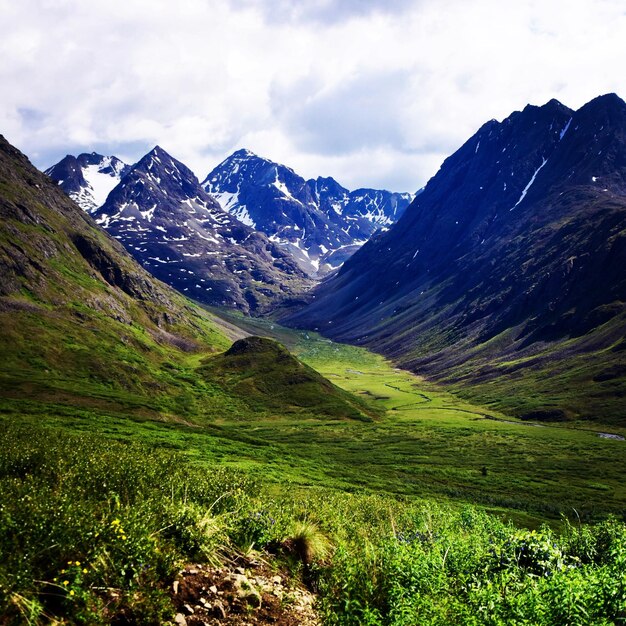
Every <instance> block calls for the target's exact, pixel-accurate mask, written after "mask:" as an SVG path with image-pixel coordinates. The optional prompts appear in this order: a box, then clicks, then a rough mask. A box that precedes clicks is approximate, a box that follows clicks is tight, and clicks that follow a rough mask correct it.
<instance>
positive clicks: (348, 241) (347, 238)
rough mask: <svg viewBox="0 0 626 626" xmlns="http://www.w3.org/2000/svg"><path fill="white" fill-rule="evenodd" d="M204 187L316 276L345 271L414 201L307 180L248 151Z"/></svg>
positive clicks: (213, 175)
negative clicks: (356, 253) (357, 252)
mask: <svg viewBox="0 0 626 626" xmlns="http://www.w3.org/2000/svg"><path fill="white" fill-rule="evenodd" d="M202 186H203V187H204V189H205V190H206V191H207V192H208V193H210V194H212V195H213V196H214V197H216V198H217V199H218V201H219V202H220V203H221V204H222V206H223V207H224V209H225V210H227V211H229V212H230V213H231V214H232V215H235V216H236V217H238V218H239V219H241V220H242V221H244V222H245V223H246V224H248V225H251V226H253V227H254V228H256V229H257V230H260V231H262V232H264V233H265V234H266V235H267V236H268V237H270V238H271V239H272V240H273V241H276V242H277V243H279V244H280V245H281V246H284V247H285V248H287V249H288V250H289V251H290V252H291V253H292V254H293V255H294V257H295V258H296V259H297V260H298V261H299V262H300V265H301V267H302V268H303V269H305V270H306V271H307V272H308V273H310V274H314V275H323V274H325V273H326V272H328V271H330V270H331V269H334V268H336V267H339V265H341V263H342V262H343V261H344V260H345V259H346V258H347V257H348V256H349V255H350V254H351V253H352V252H354V251H355V250H356V249H357V248H358V247H359V246H361V245H362V244H363V243H364V242H365V241H366V240H367V239H368V238H369V237H370V236H371V235H372V234H373V233H374V232H375V231H376V230H377V229H378V228H386V227H388V226H389V225H390V224H391V223H393V222H394V221H395V220H396V219H397V218H398V217H399V216H400V215H401V214H402V212H403V211H404V209H405V208H406V206H407V205H408V203H409V201H410V199H411V198H412V195H411V194H404V193H394V192H389V191H386V190H375V189H365V188H362V189H357V190H354V191H349V190H348V189H346V188H345V187H343V186H341V185H340V184H339V183H338V182H337V181H336V180H334V179H333V178H331V177H318V178H316V179H309V180H305V179H304V178H303V177H302V176H299V175H298V174H297V173H296V172H295V171H294V170H293V169H291V168H290V167H287V166H285V165H282V164H280V163H276V162H274V161H272V160H270V159H266V158H263V157H260V156H258V155H256V154H254V153H253V152H251V151H250V150H247V149H240V150H237V151H235V152H234V153H233V154H231V155H230V156H228V157H227V158H226V159H224V161H222V162H221V163H220V164H219V165H217V166H216V167H215V168H214V169H213V170H212V171H211V172H209V174H208V175H207V176H206V177H205V179H204V180H203V182H202Z"/></svg>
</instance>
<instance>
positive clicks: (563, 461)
mask: <svg viewBox="0 0 626 626" xmlns="http://www.w3.org/2000/svg"><path fill="white" fill-rule="evenodd" d="M228 318H229V320H230V321H234V322H236V323H239V324H241V325H242V326H243V327H244V329H246V330H247V331H248V332H251V333H256V334H266V335H267V334H274V335H275V336H276V337H277V338H278V339H279V340H280V341H281V342H283V343H284V344H286V345H287V346H289V348H290V349H291V350H292V351H293V352H294V353H295V354H297V355H298V356H299V357H300V358H301V359H302V360H303V361H304V362H306V363H308V364H309V365H310V366H311V367H313V368H315V369H316V370H318V371H319V372H321V373H322V374H323V375H324V376H326V377H327V378H329V379H330V380H332V381H333V382H334V383H335V384H336V385H338V386H339V387H341V388H343V389H345V390H347V391H350V392H353V393H355V394H357V395H359V396H360V397H361V398H363V400H364V401H365V402H367V403H370V404H371V405H373V406H374V407H377V408H378V411H379V412H382V411H383V410H384V411H386V413H384V415H383V416H381V417H377V418H375V419H374V421H371V422H369V423H364V422H362V421H353V420H348V421H346V420H339V421H337V420H336V419H333V418H332V417H328V416H322V415H315V414H312V413H309V414H308V415H306V414H303V413H302V411H300V410H298V411H295V412H286V414H282V415H280V417H277V412H276V410H275V407H274V408H273V409H270V410H268V411H259V410H258V406H257V408H256V409H253V408H251V407H254V402H252V404H251V402H250V398H249V397H247V396H246V395H241V394H233V395H228V394H227V393H224V391H223V385H224V383H222V386H220V385H217V384H216V383H215V382H213V383H211V384H209V382H207V381H208V380H209V379H207V378H206V377H205V376H204V375H203V373H204V374H206V371H205V368H206V365H201V364H200V362H199V360H198V358H197V357H196V356H195V355H189V357H188V362H187V365H186V368H183V369H179V370H177V377H178V378H177V379H178V380H180V379H184V380H186V383H185V384H186V385H187V387H186V389H187V392H188V395H187V396H186V397H187V402H186V403H185V402H184V401H183V400H182V399H180V398H179V400H178V402H179V403H180V406H181V412H179V413H177V414H176V415H177V416H178V419H176V420H171V419H170V423H163V422H159V421H154V418H155V417H157V418H159V414H149V415H148V414H142V412H141V411H137V410H136V407H134V406H131V405H130V404H129V406H128V408H127V410H120V408H119V406H116V407H115V408H114V409H111V407H103V406H92V407H90V408H88V409H84V408H83V409H79V408H76V407H68V406H60V405H59V403H57V402H56V400H54V399H52V400H51V401H49V402H48V404H45V403H43V404H42V403H34V402H32V401H24V400H17V399H13V400H7V399H5V400H4V402H3V408H4V411H5V413H8V414H10V415H14V416H20V418H21V419H22V420H27V421H29V420H33V421H41V420H45V421H46V422H48V423H51V424H55V425H57V426H62V427H64V428H71V429H72V430H83V431H90V432H100V433H104V434H106V435H108V436H111V437H113V438H116V439H127V438H134V439H136V440H143V441H145V442H148V443H152V444H157V445H160V446H165V447H171V448H175V449H179V450H181V451H183V452H184V453H185V454H186V455H188V456H189V457H190V458H191V459H194V460H195V461H196V462H198V463H200V464H203V465H204V464H207V465H212V464H213V463H215V462H219V463H221V464H223V465H226V466H231V467H237V468H241V469H244V470H251V471H254V472H255V473H256V474H257V475H258V476H262V477H263V478H264V479H267V480H268V481H270V482H274V483H276V484H277V485H283V486H284V485H285V484H288V483H291V484H294V485H299V486H302V487H307V486H314V485H317V486H321V487H325V488H330V489H335V488H340V489H344V490H350V491H354V490H358V491H361V490H363V491H368V492H385V493H393V494H398V495H401V496H409V497H419V498H435V499H439V500H440V499H445V500H450V501H454V502H476V503H480V504H481V505H483V506H485V507H487V508H488V509H490V510H496V511H500V512H505V513H506V515H508V516H510V517H512V518H514V519H516V520H517V521H518V522H520V523H525V524H530V525H535V524H536V523H537V521H538V520H541V519H558V518H559V515H560V514H561V513H564V514H566V515H569V516H571V517H575V516H576V513H575V512H574V510H573V509H574V508H575V509H576V511H577V512H578V514H579V515H581V517H583V518H585V517H587V518H588V517H593V516H598V515H603V514H605V513H607V512H616V513H621V512H623V510H624V505H625V503H626V489H625V488H624V486H623V480H622V478H623V476H622V474H623V472H622V468H623V467H624V466H625V464H626V444H625V442H623V441H617V440H611V439H604V438H601V437H599V436H598V435H597V433H594V432H590V431H587V430H581V429H576V428H574V427H573V426H581V425H580V424H573V425H572V424H568V425H567V427H553V426H545V427H535V426H529V425H527V424H524V423H521V422H516V421H515V420H510V421H498V420H495V419H487V418H486V417H485V415H489V416H491V417H495V418H500V419H504V417H505V416H503V415H502V414H500V413H498V412H495V411H490V410H487V409H484V408H481V407H476V406H474V405H471V404H470V403H468V402H466V401H464V400H462V399H459V398H458V397H456V396H453V395H451V394H449V393H446V392H444V391H442V390H441V388H439V387H436V386H433V385H430V384H428V383H426V382H425V381H423V380H420V379H419V378H417V377H415V376H413V375H411V374H410V373H407V372H405V371H402V370H398V369H395V368H393V367H392V366H391V365H390V364H389V363H388V362H386V361H385V360H384V359H382V358H381V357H379V356H377V355H374V354H372V353H369V352H367V351H365V350H363V349H361V348H356V347H352V346H346V345H341V344H334V343H332V342H330V341H328V340H326V339H323V338H320V337H319V336H316V335H314V334H311V333H304V332H297V331H292V330H288V329H284V328H280V327H277V326H276V325H273V324H271V323H268V322H263V321H260V320H250V319H245V318H240V317H239V316H237V315H232V314H229V315H228ZM215 358H218V357H217V356H216V357H211V359H215ZM198 373H200V374H201V375H198ZM226 386H228V385H226ZM239 391H240V389H239ZM211 394H212V395H211ZM205 395H206V396H207V397H206V398H205ZM237 395H239V397H237ZM117 401H118V403H119V397H118V400H117ZM205 401H206V403H207V404H206V405H205V404H204V402H205ZM94 403H95V402H94ZM206 406H210V407H211V410H210V412H209V411H208V410H207V409H206ZM200 407H205V408H203V409H202V410H201V408H200ZM157 408H158V407H157ZM184 410H186V413H185V412H184ZM167 415H168V414H167V413H164V414H161V416H160V419H166V417H167ZM183 416H184V417H183ZM128 418H131V419H128ZM148 418H150V419H148ZM185 422H187V423H185ZM583 426H584V424H583ZM614 432H618V433H619V432H622V433H623V434H626V432H623V431H620V430H619V429H614ZM483 468H484V469H483ZM485 473H486V475H485Z"/></svg>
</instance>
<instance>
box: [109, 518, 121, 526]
mask: <svg viewBox="0 0 626 626" xmlns="http://www.w3.org/2000/svg"><path fill="white" fill-rule="evenodd" d="M119 525H120V520H119V519H114V520H113V521H112V522H111V526H119Z"/></svg>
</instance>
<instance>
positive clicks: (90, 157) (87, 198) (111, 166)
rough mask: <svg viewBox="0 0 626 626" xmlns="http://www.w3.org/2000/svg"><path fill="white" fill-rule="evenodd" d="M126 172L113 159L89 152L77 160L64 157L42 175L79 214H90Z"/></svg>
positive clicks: (123, 165) (121, 165) (127, 168)
mask: <svg viewBox="0 0 626 626" xmlns="http://www.w3.org/2000/svg"><path fill="white" fill-rule="evenodd" d="M129 169H130V166H129V165H128V164H126V163H124V162H123V161H121V160H120V159H118V158H117V157H115V156H104V155H102V154H98V153H97V152H91V153H83V154H80V155H78V156H77V157H74V156H72V155H70V154H68V155H67V156H66V157H65V158H63V159H62V160H61V161H59V162H58V163H57V164H56V165H53V166H52V167H50V168H48V169H47V170H46V171H45V173H46V174H47V175H48V176H50V178H52V180H55V181H57V182H58V183H59V186H60V187H61V188H62V189H63V190H64V191H65V192H66V193H67V194H68V195H69V196H70V198H72V199H73V200H74V202H76V204H78V205H79V206H80V207H81V208H82V209H83V210H85V211H87V212H89V213H93V212H94V211H95V210H96V209H97V208H98V207H99V206H101V205H103V204H104V202H105V201H106V199H107V196H108V195H109V193H110V192H111V191H112V189H113V188H114V187H115V186H116V185H117V184H118V183H119V182H120V180H121V179H122V178H123V177H124V175H125V174H126V173H127V172H128V170H129Z"/></svg>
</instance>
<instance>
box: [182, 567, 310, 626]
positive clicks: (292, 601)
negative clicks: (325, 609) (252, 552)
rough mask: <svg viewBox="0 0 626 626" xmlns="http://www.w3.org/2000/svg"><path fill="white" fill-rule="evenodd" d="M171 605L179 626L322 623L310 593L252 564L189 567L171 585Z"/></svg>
mask: <svg viewBox="0 0 626 626" xmlns="http://www.w3.org/2000/svg"><path fill="white" fill-rule="evenodd" d="M172 599H173V602H174V605H175V607H176V610H177V611H178V613H177V615H176V618H175V622H174V623H175V624H177V625H179V626H217V625H223V624H228V625H233V626H234V625H237V626H252V625H255V624H275V625H277V626H298V625H300V626H319V624H320V623H321V622H320V621H319V619H318V617H317V614H316V612H315V610H314V603H315V599H316V598H315V596H314V595H313V594H312V593H311V592H309V591H308V590H307V589H305V588H304V587H303V586H302V585H301V584H300V583H299V582H297V581H295V580H294V579H293V578H289V577H288V576H286V575H285V573H284V572H275V571H273V570H271V569H270V568H269V567H268V566H267V565H266V564H263V563H259V562H256V561H248V562H246V563H242V564H241V565H236V566H232V567H219V568H215V567H209V566H206V565H204V566H203V565H200V564H194V565H188V566H187V567H185V568H184V569H183V570H182V571H181V572H180V574H179V575H178V577H177V578H176V580H175V581H174V584H173V586H172Z"/></svg>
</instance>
